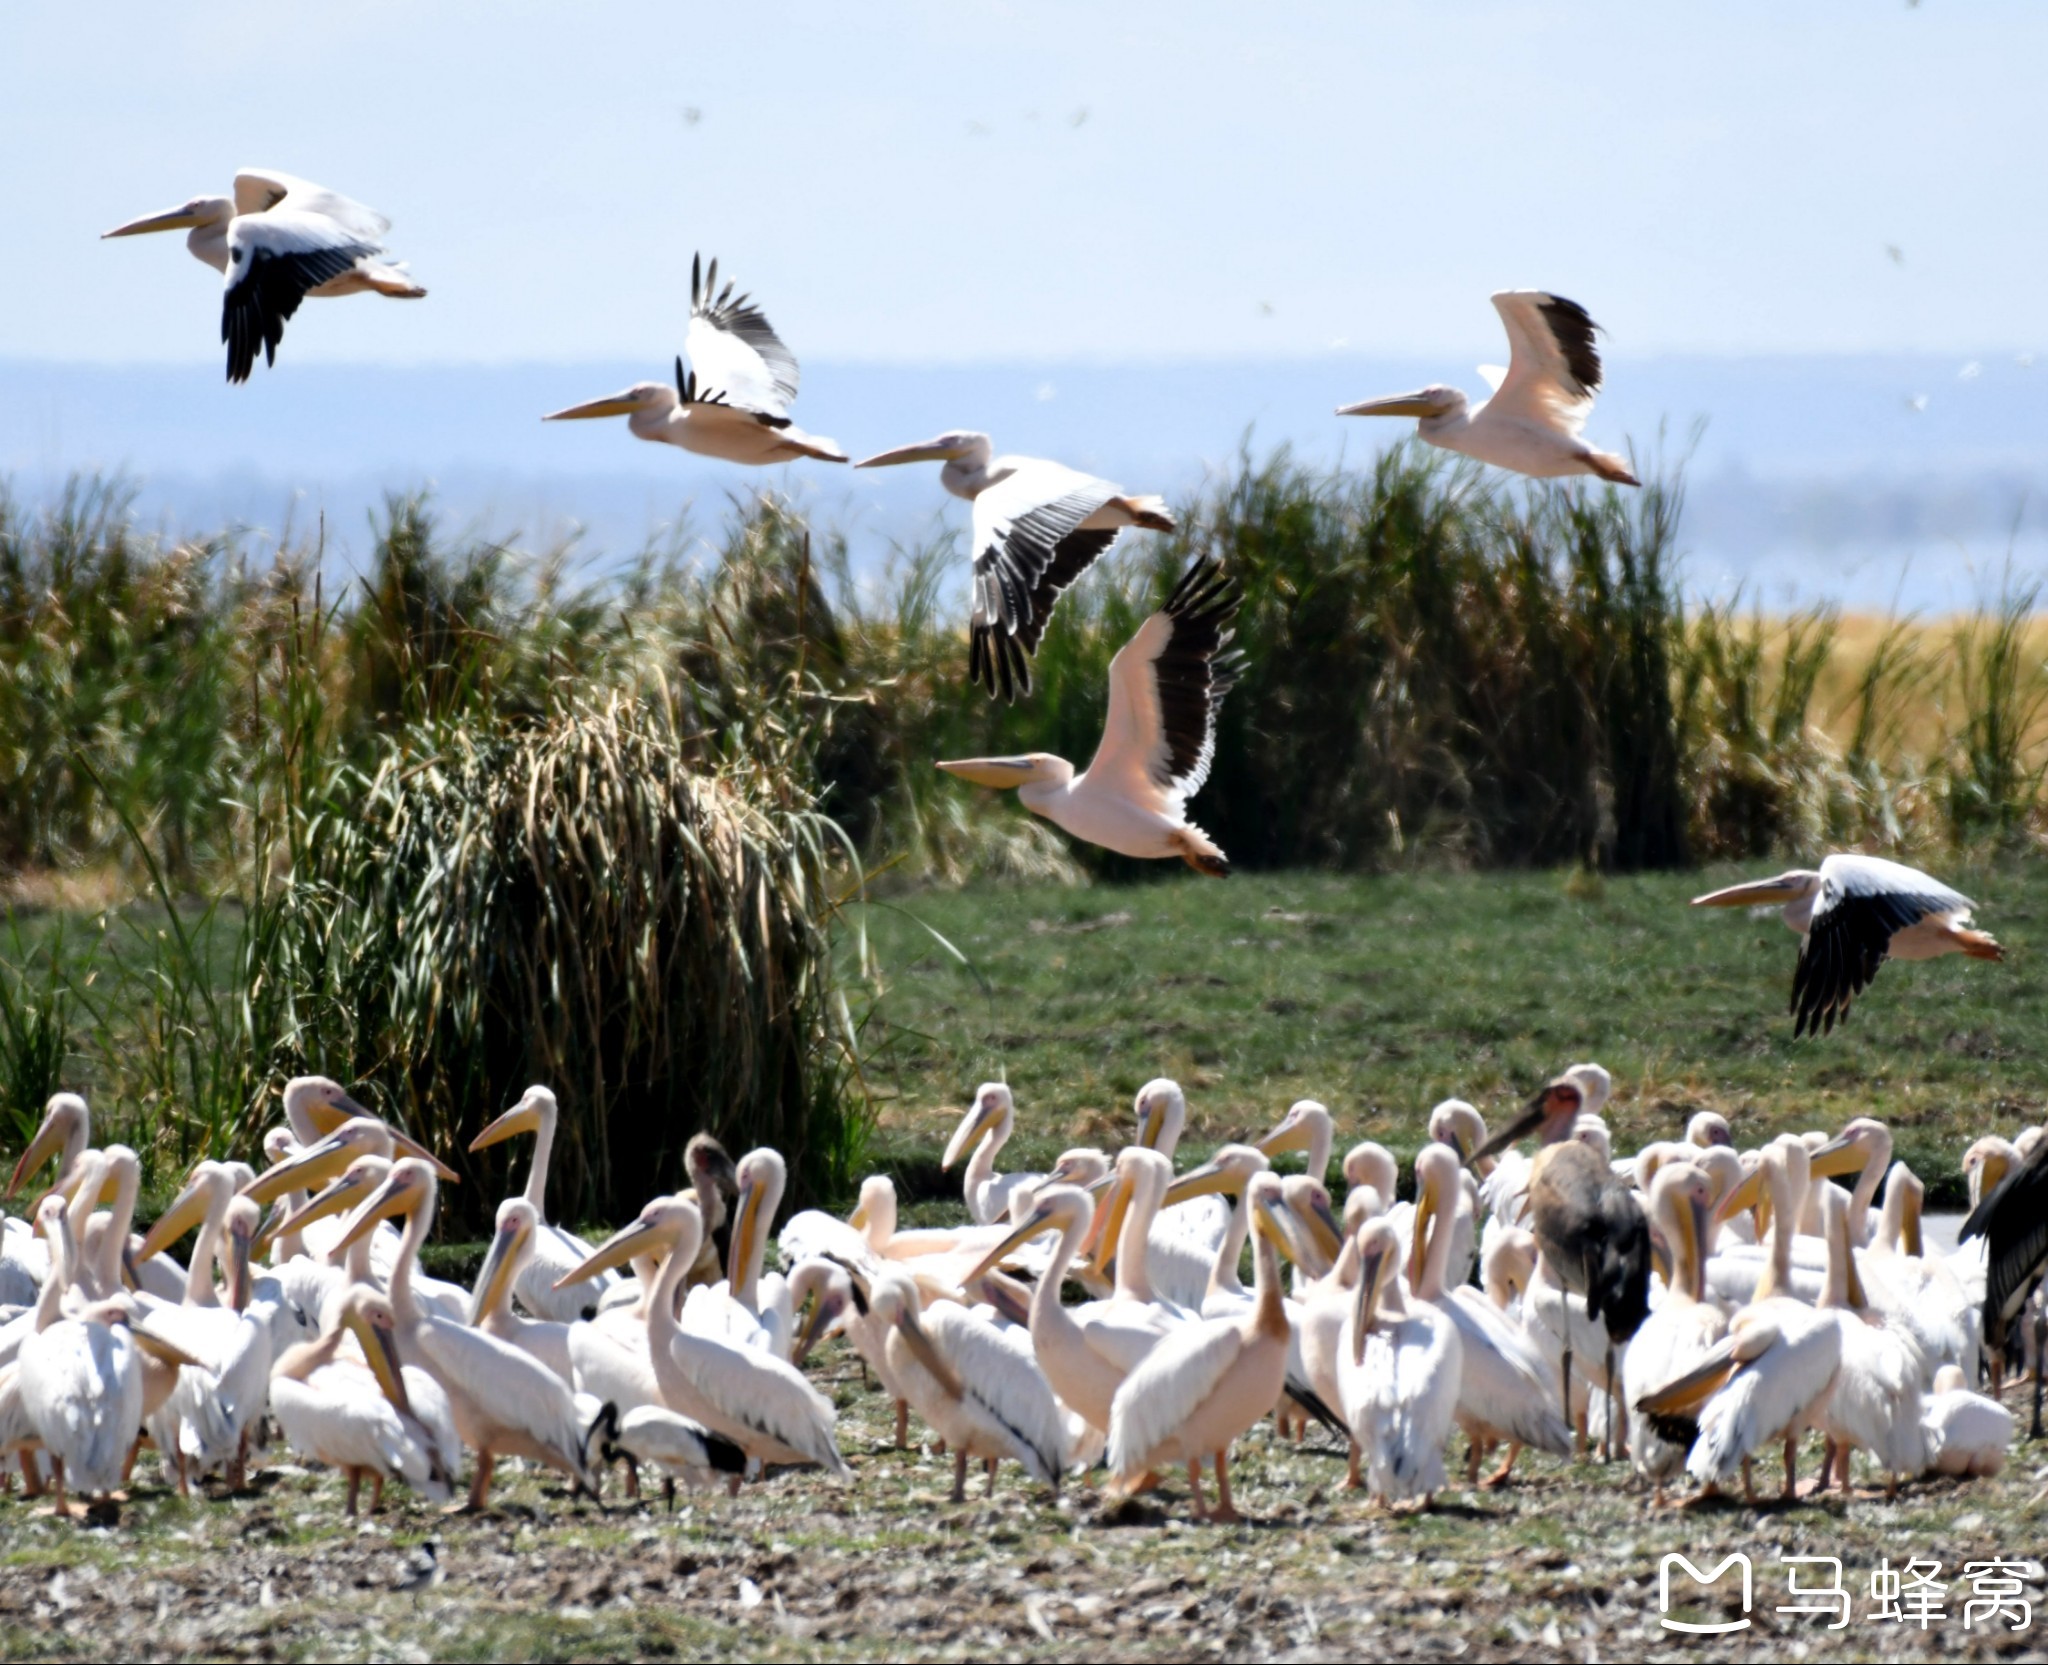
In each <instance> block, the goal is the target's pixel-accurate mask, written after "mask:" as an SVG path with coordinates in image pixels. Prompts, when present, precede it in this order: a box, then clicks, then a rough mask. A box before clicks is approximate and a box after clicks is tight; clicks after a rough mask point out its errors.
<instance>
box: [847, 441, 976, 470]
mask: <svg viewBox="0 0 2048 1665" xmlns="http://www.w3.org/2000/svg"><path fill="white" fill-rule="evenodd" d="M959 454H960V453H959V452H958V451H957V450H955V449H954V448H953V447H952V446H950V445H941V444H939V442H938V441H937V440H930V439H928V440H926V441H924V443H923V444H921V445H899V446H897V447H896V449H895V450H893V451H877V452H876V453H875V454H874V455H873V456H872V457H863V458H861V460H860V461H859V462H857V463H855V464H854V465H853V466H854V467H855V468H894V467H896V465H897V464H898V463H919V462H951V461H952V460H953V459H954V458H955V457H957V456H958V455H959Z"/></svg>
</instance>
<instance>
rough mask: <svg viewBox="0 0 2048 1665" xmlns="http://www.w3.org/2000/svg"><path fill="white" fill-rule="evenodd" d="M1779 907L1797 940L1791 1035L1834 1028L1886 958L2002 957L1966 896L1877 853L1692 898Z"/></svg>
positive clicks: (1697, 902) (1709, 904)
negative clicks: (1973, 920)
mask: <svg viewBox="0 0 2048 1665" xmlns="http://www.w3.org/2000/svg"><path fill="white" fill-rule="evenodd" d="M1778 903H1782V904H1783V905H1784V920H1785V925H1786V928H1787V929H1788V930H1792V931H1796V932H1797V933H1798V934H1799V939H1800V941H1799V964H1798V966H1797V967H1796V968H1795V969H1794V971H1793V973H1792V1002H1791V1005H1790V1006H1789V1007H1788V1008H1787V1009H1788V1010H1789V1011H1790V1012H1791V1013H1792V1014H1793V1019H1794V1021H1793V1024H1792V1033H1793V1035H1794V1036H1795V1037H1796V1036H1799V1035H1804V1034H1807V1033H1809V1032H1816V1033H1819V1034H1823V1035H1824V1034H1827V1033H1828V1032H1829V1031H1830V1030H1832V1029H1833V1028H1834V1027H1835V1022H1836V1020H1837V1019H1839V1018H1844V1017H1847V1016H1848V1014H1849V1003H1850V1001H1852V1000H1854V999H1855V998H1856V996H1857V995H1859V994H1861V993H1862V992H1863V991H1864V990H1865V989H1867V988H1868V987H1870V982H1871V979H1872V978H1874V977H1875V976H1876V975H1877V971H1878V967H1879V966H1881V965H1883V964H1884V962H1885V961H1886V960H1888V959H1892V960H1932V959H1937V958H1939V957H1940V956H1941V955H1943V954H1967V955H1969V956H1970V958H1971V959H1973V960H2002V959H2004V958H2005V950H2004V949H2002V948H2000V947H1999V946H1998V943H1997V941H1996V939H1994V938H1993V937H1992V936H1991V935H1990V933H1989V932H1986V931H1975V930H1971V929H1969V928H1968V927H1969V922H1970V910H1971V909H1972V908H1973V907H1974V906H1975V904H1974V903H1973V902H1971V900H1970V899H1969V897H1967V896H1963V895H1961V894H1959V893H1958V892H1956V891H1953V890H1951V889H1949V887H1948V886H1947V885H1945V884H1943V883H1942V882H1941V881H1940V880H1938V879H1930V878H1929V877H1928V876H1927V875H1926V874H1925V873H1922V872H1920V871H1919V870H1918V869H1917V868H1912V867H1905V866H1902V865H1901V864H1900V863H1898V862H1895V861H1885V860H1884V859H1883V858H1881V857H1879V856H1863V855H1839V854H1838V855H1832V856H1828V857H1827V858H1825V859H1824V860H1823V861H1822V862H1821V864H1820V868H1819V871H1817V872H1816V871H1812V870H1810V869H1807V868H1803V867H1795V868H1793V869H1791V870H1790V871H1789V872H1785V873H1780V874H1779V875H1778V876H1777V877H1776V878H1775V879H1755V880H1752V881H1751V882H1750V883H1748V884H1740V885H1730V886H1728V888H1727V889H1725V890H1714V891H1709V892H1708V893H1707V894H1706V895H1704V896H1695V897H1694V898H1693V899H1692V905H1693V906H1694V907H1696V908H1751V907H1769V906H1772V905H1774V904H1778Z"/></svg>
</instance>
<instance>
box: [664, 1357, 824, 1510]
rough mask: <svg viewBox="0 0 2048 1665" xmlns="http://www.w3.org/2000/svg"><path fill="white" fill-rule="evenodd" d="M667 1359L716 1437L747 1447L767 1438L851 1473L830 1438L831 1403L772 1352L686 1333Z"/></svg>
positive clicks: (815, 1461)
mask: <svg viewBox="0 0 2048 1665" xmlns="http://www.w3.org/2000/svg"><path fill="white" fill-rule="evenodd" d="M669 1354H670V1357H671V1358H672V1359H673V1360H674V1361H675V1363H676V1365H677V1367H678V1368H679V1369H680V1370H681V1371H682V1372H683V1375H684V1377H685V1378H686V1379H687V1381H688V1383H689V1386H690V1389H691V1391H692V1392H693V1393H695V1394H696V1395H697V1397H698V1399H699V1400H700V1401H701V1403H702V1405H703V1407H704V1409H705V1410H706V1411H707V1412H708V1413H710V1414H709V1415H707V1416H706V1417H704V1418H702V1419H701V1420H703V1421H704V1422H705V1424H706V1426H708V1427H710V1428H711V1429H712V1430H713V1431H714V1432H717V1433H721V1434H724V1435H725V1436H726V1437H727V1438H729V1439H732V1440H735V1441H737V1442H739V1443H740V1444H742V1445H746V1446H749V1447H751V1446H753V1445H756V1444H758V1443H759V1442H760V1440H761V1438H762V1436H766V1437H767V1438H768V1439H770V1440H772V1441H774V1442H775V1443H776V1444H778V1445H781V1446H784V1447H786V1448H787V1449H789V1450H791V1451H795V1452H797V1453H799V1454H800V1455H801V1456H802V1457H804V1458H805V1459H806V1460H808V1461H810V1462H814V1463H817V1464H820V1465H821V1466H823V1467H824V1468H827V1469H829V1470H830V1471H831V1472H832V1473H833V1474H836V1475H838V1476H839V1477H840V1478H841V1479H845V1478H847V1477H848V1475H849V1474H850V1472H851V1471H850V1470H849V1469H848V1468H847V1466H846V1460H845V1459H844V1458H843V1457H841V1456H840V1455H839V1446H838V1443H837V1441H835V1440H834V1439H833V1437H832V1428H833V1424H834V1423H835V1422H836V1420H837V1417H836V1415H835V1414H834V1412H833V1409H832V1404H831V1401H830V1400H828V1399H826V1398H825V1396H824V1395H823V1394H821V1393H820V1392H818V1390H817V1389H816V1388H814V1387H812V1386H811V1384H810V1383H809V1382H807V1381H805V1380H804V1377H803V1373H802V1372H801V1371H799V1370H798V1369H797V1368H796V1366H794V1365H792V1364H789V1363H788V1362H786V1361H785V1360H782V1359H778V1358H777V1357H775V1355H774V1354H772V1353H765V1352H761V1351H759V1350H757V1349H755V1348H752V1347H734V1346H732V1345H730V1344H729V1343H726V1342H723V1341H718V1340H715V1339H713V1338H712V1337H710V1336H702V1335H692V1334H690V1333H689V1332H687V1331H685V1332H684V1333H683V1334H681V1335H678V1336H676V1337H675V1338H674V1341H673V1343H672V1345H671V1346H670V1349H669ZM692 1408H693V1409H694V1407H692Z"/></svg>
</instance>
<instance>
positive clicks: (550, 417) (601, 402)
mask: <svg viewBox="0 0 2048 1665" xmlns="http://www.w3.org/2000/svg"><path fill="white" fill-rule="evenodd" d="M639 408H640V403H639V401H638V400H637V399H635V398H633V397H632V396H631V395H630V394H626V393H614V394H612V395H610V396H609V397H608V398H604V399H593V400H591V401H590V403H588V404H587V405H571V406H569V408H568V409H567V410H551V411H549V412H548V413H547V415H545V416H543V417H542V418H541V420H542V421H543V422H585V421H588V420H589V419H590V418H592V417H594V416H631V415H632V414H633V412H634V411H636V410H638V409H639Z"/></svg>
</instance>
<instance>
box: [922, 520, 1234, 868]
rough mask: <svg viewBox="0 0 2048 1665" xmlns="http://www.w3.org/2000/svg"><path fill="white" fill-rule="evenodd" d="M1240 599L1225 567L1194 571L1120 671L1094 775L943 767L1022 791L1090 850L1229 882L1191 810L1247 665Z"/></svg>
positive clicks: (1002, 760)
mask: <svg viewBox="0 0 2048 1665" xmlns="http://www.w3.org/2000/svg"><path fill="white" fill-rule="evenodd" d="M1241 599H1242V592H1241V591H1240V590H1239V589H1238V586H1237V583H1236V581H1235V580H1234V579H1228V578H1225V577H1224V576H1223V573H1222V570H1221V569H1220V568H1219V567H1218V566H1217V564H1216V563H1215V562H1214V561H1197V562H1196V563H1195V564H1194V565H1193V566H1192V567H1190V568H1188V570H1187V572H1186V573H1185V574H1183V575H1182V577H1181V581H1180V583H1179V584H1178V585H1176V586H1175V587H1174V592H1173V595H1172V596H1171V597H1170V598H1169V599H1168V601H1167V603H1166V605H1165V606H1164V607H1162V608H1161V609H1160V610H1159V611H1158V612H1156V613H1154V614H1153V615H1152V616H1151V617H1150V618H1148V619H1146V621H1145V622H1144V623H1143V624H1141V625H1140V626H1138V632H1137V634H1136V635H1135V636H1133V637H1132V638H1131V639H1130V640H1129V641H1128V642H1126V643H1124V645H1123V646H1122V647H1121V648H1119V649H1118V650H1117V656H1116V657H1115V658H1114V659H1112V660H1111V661H1110V662H1109V717H1108V720H1107V721H1106V722H1105V723H1104V724H1103V730H1102V744H1101V745H1099V746H1098V747H1097V748H1096V750H1095V758H1094V761H1093V762H1091V763H1090V764H1089V765H1088V767H1087V769H1086V771H1085V772H1083V773H1081V774H1079V775H1077V774H1075V773H1074V766H1073V765H1072V764H1071V763H1069V762H1068V761H1067V760H1066V759H1065V758H1063V757H1054V756H1052V755H1051V754H1050V753H1048V752H1029V753H1026V754H1025V755H1024V756H1022V757H975V758H967V759H963V760H961V761H958V762H952V763H941V764H940V765H939V767H940V768H941V769H944V770H945V771H946V772H947V773H948V774H954V775H958V776H959V777H960V778H961V779H962V780H969V781H973V782H974V784H975V785H977V786H993V787H999V788H1007V787H1015V788H1016V789H1017V796H1018V797H1019V798H1021V799H1022V800H1023V801H1024V807H1025V808H1026V809H1028V810H1030V811H1031V812H1032V813H1033V814H1035V815H1042V816H1044V817H1045V818H1046V819H1047V820H1048V821H1050V822H1052V823H1053V825H1055V826H1057V827H1064V828H1065V829H1066V830H1067V831H1068V832H1070V833H1072V834H1073V835H1074V836H1075V837H1076V838H1079V839H1084V840H1086V841H1087V842H1088V843H1090V844H1099V845H1101V846H1102V847H1103V848H1104V849H1106V850H1115V851H1117V852H1118V853H1119V854H1121V855H1126V856H1139V857H1146V858H1158V857H1168V856H1178V857H1180V859H1181V860H1183V861H1185V862H1186V863H1187V864H1188V865H1189V866H1190V867H1192V868H1194V869H1195V870H1196V871H1197V872H1199V873H1207V874H1210V875H1212V876H1213V877H1215V878H1219V879H1220V878H1223V877H1224V876H1225V875H1227V874H1228V873H1229V871H1230V860H1229V858H1228V857H1227V856H1225V855H1224V853H1223V852H1222V851H1221V850H1219V849H1218V848H1217V847H1216V845H1215V844H1214V843H1213V842H1212V841H1211V840H1210V838H1209V836H1208V835H1207V834H1206V833H1204V832H1203V831H1202V829H1201V828H1200V827H1197V826H1196V825H1194V823H1192V822H1191V821H1189V820H1188V818H1187V803H1188V800H1189V799H1190V798H1192V797H1193V796H1194V795H1195V794H1196V793H1197V792H1199V791H1201V789H1202V783H1203V782H1204V781H1206V780H1207V779H1208V778H1209V767H1210V765H1211V763H1213V762H1214V760H1215V756H1216V713H1217V712H1218V710H1220V709H1221V707H1222V705H1223V696H1224V695H1225V694H1227V693H1228V692H1229V691H1230V688H1231V685H1232V683H1234V682H1235V681H1236V679H1237V672H1238V667H1239V665H1240V664H1241V662H1242V655H1240V654H1239V653H1237V652H1236V651H1235V650H1234V649H1232V648H1231V646H1230V640H1231V636H1232V631H1231V629H1230V621H1231V619H1232V618H1233V617H1234V616H1235V614H1236V612H1237V607H1238V603H1239V601H1240V600H1241Z"/></svg>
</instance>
